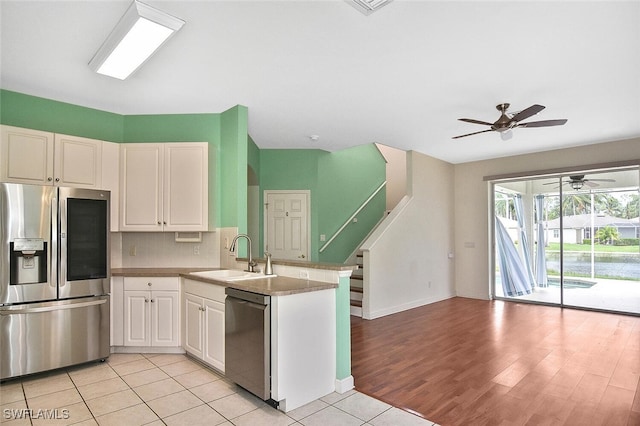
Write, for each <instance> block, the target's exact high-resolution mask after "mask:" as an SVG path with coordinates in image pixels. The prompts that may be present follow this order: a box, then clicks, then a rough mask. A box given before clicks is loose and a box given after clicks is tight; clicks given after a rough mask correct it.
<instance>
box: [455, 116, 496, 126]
mask: <svg viewBox="0 0 640 426" xmlns="http://www.w3.org/2000/svg"><path fill="white" fill-rule="evenodd" d="M458 120H460V121H465V122H467V123H473V124H484V125H486V126H493V123H487V122H486V121H480V120H474V119H473V118H458Z"/></svg>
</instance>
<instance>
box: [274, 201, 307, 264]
mask: <svg viewBox="0 0 640 426" xmlns="http://www.w3.org/2000/svg"><path fill="white" fill-rule="evenodd" d="M264 198H265V223H266V226H265V238H264V240H265V242H266V243H265V251H268V252H269V253H271V254H272V255H273V258H274V259H297V260H302V259H308V258H309V250H310V249H309V241H310V240H309V191H265V197H264Z"/></svg>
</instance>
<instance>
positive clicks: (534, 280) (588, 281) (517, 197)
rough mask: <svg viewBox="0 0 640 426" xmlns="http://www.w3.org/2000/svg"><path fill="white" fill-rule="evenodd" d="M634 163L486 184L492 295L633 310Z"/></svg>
mask: <svg viewBox="0 0 640 426" xmlns="http://www.w3.org/2000/svg"><path fill="white" fill-rule="evenodd" d="M639 185H640V171H639V170H638V168H637V167H635V168H627V169H623V170H598V171H585V172H579V173H573V172H572V173H568V174H562V175H558V176H552V177H531V178H526V179H518V180H510V181H499V182H494V183H493V198H494V206H493V210H494V214H493V217H494V219H493V228H494V241H495V251H494V265H495V269H494V286H493V289H494V296H495V297H497V298H504V299H513V300H518V301H528V302H532V303H544V304H552V305H559V306H572V307H579V308H586V309H597V310H606V311H616V312H627V313H636V314H640V244H639V238H640V218H639V214H638V210H639V209H640V203H639V200H638V196H639V193H638V187H639Z"/></svg>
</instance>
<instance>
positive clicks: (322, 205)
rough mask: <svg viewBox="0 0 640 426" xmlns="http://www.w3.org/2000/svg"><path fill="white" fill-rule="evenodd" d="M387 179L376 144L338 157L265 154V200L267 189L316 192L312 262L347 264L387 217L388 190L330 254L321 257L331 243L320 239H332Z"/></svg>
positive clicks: (318, 152)
mask: <svg viewBox="0 0 640 426" xmlns="http://www.w3.org/2000/svg"><path fill="white" fill-rule="evenodd" d="M385 178H386V163H385V160H384V158H383V157H382V155H381V154H380V152H379V151H378V149H377V148H376V147H375V145H373V144H368V145H361V146H358V147H354V148H350V149H346V150H342V151H337V152H326V151H322V150H307V149H297V150H296V149H280V150H277V149H263V150H261V151H260V191H261V197H263V194H262V192H263V191H265V190H309V191H310V192H311V214H310V216H311V224H310V233H311V253H310V260H312V261H316V262H334V263H343V262H344V261H345V260H346V259H347V258H348V257H349V255H350V254H351V253H352V252H353V251H354V250H355V249H356V248H357V246H358V244H360V243H361V242H362V240H363V239H364V238H365V237H366V235H367V234H368V233H369V231H370V230H371V229H372V228H373V226H375V224H376V223H377V222H378V221H379V220H380V219H381V218H382V215H383V214H384V209H385V204H386V192H385V190H384V189H383V190H381V191H380V192H379V193H378V195H377V196H376V197H374V198H373V199H372V200H371V201H370V202H369V203H368V204H367V205H366V207H365V208H364V209H363V210H362V211H361V212H360V213H359V214H358V216H357V219H358V221H357V223H351V224H349V225H347V227H346V228H345V229H344V230H343V231H342V233H340V234H339V236H338V237H337V238H336V239H335V240H334V241H333V242H332V243H331V244H330V245H329V246H328V247H327V249H326V250H325V251H324V252H322V253H320V252H319V250H320V248H321V247H322V245H323V244H325V242H321V241H320V235H321V234H324V235H325V236H326V239H327V240H329V239H330V238H331V236H332V235H333V234H334V233H335V232H337V231H338V229H340V227H341V226H342V225H343V224H344V223H345V221H346V220H347V219H348V218H349V217H350V216H351V215H352V214H353V213H355V211H356V210H357V209H358V208H359V207H360V206H361V205H362V204H363V203H364V202H365V201H366V200H367V198H369V196H371V194H373V192H374V191H375V190H376V189H377V188H378V187H379V186H380V184H382V183H383V182H384V180H385ZM261 202H264V200H263V199H261ZM261 222H263V219H261ZM261 229H264V223H261ZM262 235H264V232H262ZM262 235H261V239H263V236H262ZM261 247H264V241H261Z"/></svg>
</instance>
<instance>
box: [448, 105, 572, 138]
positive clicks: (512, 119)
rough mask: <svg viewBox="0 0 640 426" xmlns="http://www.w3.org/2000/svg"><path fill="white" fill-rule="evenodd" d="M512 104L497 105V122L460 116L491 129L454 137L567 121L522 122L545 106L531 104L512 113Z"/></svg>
mask: <svg viewBox="0 0 640 426" xmlns="http://www.w3.org/2000/svg"><path fill="white" fill-rule="evenodd" d="M509 106H510V104H508V103H502V104H499V105H496V109H497V110H498V111H500V118H498V119H497V120H496V121H495V122H493V123H489V122H487V121H481V120H475V119H473V118H459V119H458V120H460V121H464V122H466V123H472V124H481V125H484V126H489V127H490V128H489V129H486V130H480V131H478V132H473V133H467V134H466V135H460V136H454V137H453V139H459V138H464V137H466V136H471V135H477V134H480V133H486V132H499V133H500V134H501V135H502V134H503V132H507V131H510V130H512V129H515V128H516V127H550V126H561V125H563V124H565V123H566V122H567V120H566V119H560V120H543V121H529V122H527V123H521V121H522V120H526V119H527V118H529V117H532V116H534V115H536V114H537V113H539V112H540V111H542V110H543V109H544V108H545V107H544V106H542V105H538V104H535V105H531V106H530V107H529V108H526V109H523V110H522V111H520V112H517V113H515V114H510V113H508V112H507V109H509ZM510 138H511V137H510V136H505V137H503V138H502V139H503V140H507V139H510Z"/></svg>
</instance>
